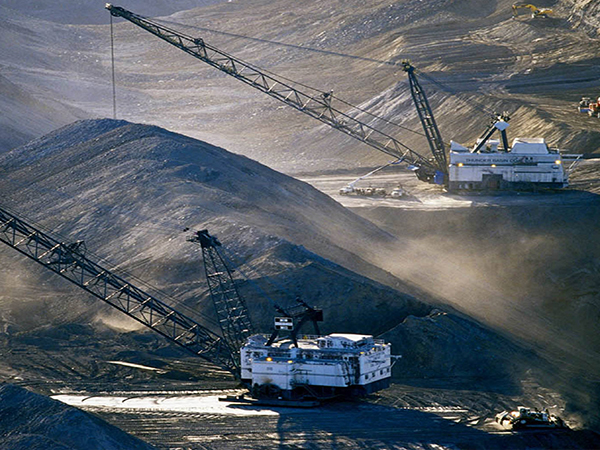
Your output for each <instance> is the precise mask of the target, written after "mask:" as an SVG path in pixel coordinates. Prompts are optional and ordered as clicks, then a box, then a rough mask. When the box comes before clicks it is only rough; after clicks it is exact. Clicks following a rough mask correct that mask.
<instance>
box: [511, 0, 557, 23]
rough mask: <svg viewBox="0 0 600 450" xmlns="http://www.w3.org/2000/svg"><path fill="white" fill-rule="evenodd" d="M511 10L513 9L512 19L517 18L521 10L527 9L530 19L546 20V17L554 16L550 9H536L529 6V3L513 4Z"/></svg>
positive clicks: (533, 6)
mask: <svg viewBox="0 0 600 450" xmlns="http://www.w3.org/2000/svg"><path fill="white" fill-rule="evenodd" d="M512 9H513V17H514V18H517V17H519V12H520V10H522V9H528V10H529V11H530V13H531V18H532V19H535V18H546V17H548V16H551V15H552V14H554V11H552V9H550V8H538V7H537V6H535V5H531V4H529V3H515V4H514V5H513V6H512Z"/></svg>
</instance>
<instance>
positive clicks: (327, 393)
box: [0, 208, 392, 406]
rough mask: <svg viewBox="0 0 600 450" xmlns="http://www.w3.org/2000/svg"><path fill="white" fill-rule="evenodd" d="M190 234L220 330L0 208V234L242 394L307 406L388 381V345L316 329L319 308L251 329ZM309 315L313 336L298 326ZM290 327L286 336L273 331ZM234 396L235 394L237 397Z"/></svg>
mask: <svg viewBox="0 0 600 450" xmlns="http://www.w3.org/2000/svg"><path fill="white" fill-rule="evenodd" d="M188 240H189V241H191V242H193V243H196V244H199V245H200V246H201V248H202V256H203V260H204V270H205V274H206V280H207V283H208V287H209V292H210V297H211V299H212V303H213V305H214V308H215V315H216V318H217V321H218V324H219V328H220V330H214V329H212V328H210V327H209V326H206V325H202V324H201V323H200V322H197V321H196V320H194V319H192V318H190V317H189V316H187V315H185V314H183V313H182V312H180V311H178V310H177V309H175V308H174V307H172V306H170V305H169V304H167V303H166V302H165V301H163V300H161V299H159V298H157V297H156V296H154V295H151V294H149V293H147V292H144V291H143V290H141V289H139V288H138V287H136V286H134V285H133V284H132V283H130V282H129V281H127V280H125V279H123V278H121V277H120V276H118V275H117V274H115V273H113V272H112V271H111V270H109V269H107V268H105V267H102V266H100V265H99V264H97V263H96V262H94V261H93V260H91V259H90V258H89V257H88V256H87V254H86V253H87V252H86V247H85V244H84V243H83V242H82V241H77V242H74V243H64V242H61V241H59V240H57V239H55V238H53V237H52V236H50V235H49V234H46V233H44V232H42V231H41V230H40V229H38V228H36V227H34V226H32V225H30V224H28V223H27V222H25V221H24V220H22V219H20V218H18V217H17V216H16V215H15V214H13V213H11V212H9V211H7V210H5V209H3V208H0V241H2V242H4V243H5V244H7V245H8V246H10V247H12V248H14V249H15V250H17V251H18V252H20V253H21V254H23V255H25V256H27V257H29V258H31V259H32V260H34V261H36V262H37V263H39V264H41V265H42V266H44V267H46V268H47V269H49V270H51V271H52V272H54V273H55V274H57V275H60V276H61V277H63V278H65V279H66V280H68V281H70V282H71V283H73V284H75V285H76V286H78V287H79V288H81V289H83V290H85V291H86V292H88V293H89V294H91V295H93V296H94V297H96V298H99V299H100V300H102V301H104V302H106V303H108V304H109V305H111V306H112V307H114V308H116V309H118V310H119V311H121V312H122V313H124V314H126V315H127V316H129V317H131V318H132V319H134V320H136V321H138V322H140V323H142V324H143V325H145V326H146V327H148V328H150V329H152V330H154V331H155V332H157V333H159V334H161V335H163V336H164V337H166V338H167V339H168V340H169V341H171V342H173V343H175V344H177V345H179V346H181V347H183V348H184V349H186V350H187V351H189V352H191V353H192V354H194V355H195V356H198V357H200V358H203V359H204V360H206V361H209V362H211V363H213V364H214V365H216V366H218V367H221V368H223V369H225V370H227V371H229V372H231V373H232V374H233V375H234V376H235V377H236V378H237V379H239V380H240V381H241V382H242V383H243V384H244V386H245V387H247V388H248V391H249V394H250V395H251V397H252V399H251V400H249V401H252V402H255V403H262V404H271V405H281V406H314V405H316V404H318V403H319V402H321V401H324V400H328V399H332V398H335V397H339V396H342V395H344V396H345V395H351V396H357V395H358V396H359V395H364V394H367V393H370V392H374V391H377V390H380V389H383V388H386V387H387V386H389V383H390V378H391V366H392V364H391V359H392V357H391V346H390V344H388V343H385V342H384V341H382V340H379V339H374V338H373V336H370V335H358V334H335V333H334V334H329V335H326V336H321V335H320V334H319V328H318V325H317V322H319V321H322V320H323V313H322V311H321V310H319V309H316V308H313V307H310V306H309V305H308V304H306V303H305V302H303V301H301V300H297V305H295V306H294V307H292V308H282V307H280V306H278V305H274V306H275V309H276V311H277V312H278V314H279V317H276V318H275V331H274V332H273V333H272V334H271V335H270V336H268V335H262V334H257V333H256V332H255V331H254V329H253V325H252V322H251V321H250V316H249V314H248V308H247V306H246V302H245V301H244V299H243V298H242V296H241V295H240V293H239V292H238V289H237V287H236V284H235V282H234V279H233V277H232V273H231V270H230V268H229V267H228V265H227V264H226V263H225V260H224V258H223V256H222V255H221V253H220V252H219V247H220V246H221V243H220V242H219V241H218V240H217V239H216V238H215V237H214V236H211V235H210V234H209V233H208V231H207V230H202V231H197V232H195V233H194V234H193V235H192V236H191V237H190V238H188ZM308 321H311V322H313V324H314V325H315V335H310V336H309V335H304V334H303V335H302V336H301V337H299V335H298V333H299V330H300V327H301V326H302V325H303V324H305V323H306V322H308ZM282 330H289V331H290V336H289V337H285V336H282V337H280V336H279V333H280V332H281V331H282ZM236 400H240V399H239V398H238V399H236Z"/></svg>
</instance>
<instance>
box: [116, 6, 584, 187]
mask: <svg viewBox="0 0 600 450" xmlns="http://www.w3.org/2000/svg"><path fill="white" fill-rule="evenodd" d="M106 9H108V11H110V14H111V15H112V16H115V17H122V18H124V19H126V20H128V21H130V22H132V23H133V24H135V25H137V26H139V27H140V28H142V29H144V30H146V31H148V32H150V33H152V34H154V35H155V36H157V37H159V38H161V39H163V40H164V41H166V42H168V43H169V44H171V45H173V46H175V47H177V48H179V49H180V50H183V51H184V52H186V53H188V54H190V55H192V56H193V57H195V58H197V59H200V60H201V61H204V62H205V63H207V64H209V65H211V66H213V67H214V68H216V69H218V70H220V71H222V72H224V73H226V74H227V75H230V76H232V77H234V78H236V79H238V80H240V81H242V82H243V83H246V84H248V85H249V86H252V87H253V88H255V89H258V90H260V91H262V92H264V93H265V94H267V95H270V96H271V97H273V98H276V99H277V100H279V101H281V102H283V103H285V104H286V105H289V106H291V107H293V108H295V109H297V110H298V111H301V112H303V113H304V114H307V115H309V116H311V117H313V118H315V119H317V120H319V121H321V122H323V123H325V124H327V125H329V126H331V127H332V128H335V129H336V130H339V131H341V132H342V133H345V134H347V135H349V136H351V137H353V138H355V139H357V140H359V141H361V142H363V143H365V144H367V145H369V146H371V147H372V148H374V149H376V150H378V151H381V152H383V153H386V154H387V155H390V156H393V157H395V158H396V159H398V160H401V161H402V162H404V163H406V164H407V165H408V166H409V167H410V168H411V169H413V170H414V172H415V174H416V176H417V177H418V178H419V180H421V181H425V182H428V183H434V184H438V185H443V186H445V187H446V189H447V190H449V191H455V192H462V191H472V190H490V191H494V190H523V189H524V190H531V189H537V188H563V187H566V186H568V176H569V171H570V169H572V168H573V167H574V165H573V166H572V167H571V168H570V169H567V168H565V167H564V164H563V157H562V156H561V154H560V152H559V151H558V150H556V149H550V148H549V147H548V146H547V145H546V142H545V141H544V139H542V138H516V139H514V141H513V143H512V146H509V145H508V141H507V138H506V128H507V127H508V115H507V114H502V115H500V114H496V115H494V117H493V121H492V124H491V125H490V127H489V128H488V129H487V130H486V131H485V132H484V133H483V135H482V136H481V138H480V139H479V140H478V141H477V143H476V144H475V146H473V147H472V148H471V149H469V148H467V147H464V146H462V145H460V144H456V143H452V145H451V146H450V149H449V151H446V147H445V145H444V141H443V139H442V136H441V134H440V131H439V129H438V126H437V123H436V120H435V118H434V115H433V111H432V109H431V106H430V104H429V101H428V99H427V95H426V93H425V91H424V89H423V88H422V86H421V84H420V83H419V80H418V79H417V76H416V74H415V68H414V67H413V66H412V65H411V64H410V63H409V62H408V61H403V62H402V66H403V70H404V71H405V72H406V73H407V75H408V80H409V85H410V92H411V96H412V99H413V102H414V105H415V107H416V110H417V113H418V117H419V120H420V122H421V125H422V127H423V131H424V133H425V137H426V138H427V142H428V144H429V150H430V156H429V157H428V158H426V157H424V156H422V155H421V154H419V153H417V152H415V151H413V150H412V149H410V148H409V147H408V146H406V145H405V144H403V143H402V142H400V141H399V140H397V139H396V138H394V137H392V136H390V135H389V134H387V133H384V132H382V131H380V130H378V129H376V128H375V127H373V126H371V125H369V124H367V123H366V122H364V121H361V120H359V119H358V118H356V117H353V114H354V113H355V112H356V111H362V110H361V109H360V108H357V107H355V106H352V105H349V104H348V103H346V102H342V101H341V100H339V99H338V98H337V97H335V96H334V95H333V94H332V92H321V91H316V90H315V91H312V92H307V90H306V88H305V87H303V86H302V88H303V89H304V90H302V89H299V88H297V87H295V85H297V83H294V82H291V81H289V80H287V79H284V78H283V77H278V76H276V75H274V74H271V73H267V72H266V71H264V70H261V69H259V68H257V67H255V66H253V65H251V64H248V63H246V62H244V61H242V60H240V59H238V58H236V57H234V56H231V55H229V54H227V53H225V52H224V51H222V50H219V49H218V48H216V47H214V46H212V45H209V44H208V43H206V42H205V41H204V39H202V38H198V37H192V36H188V35H185V34H183V33H180V32H178V31H175V30H173V29H171V28H168V27H165V26H163V25H160V24H159V23H157V22H155V21H153V20H150V19H147V18H145V17H143V16H140V15H138V14H135V13H133V12H131V11H128V10H126V9H124V8H122V7H119V6H113V5H112V4H110V3H107V4H106ZM298 86H300V85H298ZM336 104H343V105H345V107H346V108H349V110H350V112H344V111H342V110H341V109H338V108H337V107H336V106H334V105H336ZM496 131H498V132H499V133H500V134H501V136H502V144H503V145H502V146H500V140H492V139H491V137H492V135H493V133H494V132H496ZM577 156H580V155H568V158H569V159H576V158H577Z"/></svg>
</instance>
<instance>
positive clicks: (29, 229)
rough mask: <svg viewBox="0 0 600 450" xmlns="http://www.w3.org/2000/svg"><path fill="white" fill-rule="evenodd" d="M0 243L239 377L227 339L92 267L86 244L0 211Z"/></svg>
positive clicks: (132, 286)
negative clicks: (68, 240)
mask: <svg viewBox="0 0 600 450" xmlns="http://www.w3.org/2000/svg"><path fill="white" fill-rule="evenodd" d="M0 241H2V242H4V243H5V244H7V245H9V246H10V247H12V248H14V249H15V250H17V251H19V252H20V253H22V254H23V255H25V256H27V257H29V258H31V259H32V260H34V261H36V262H37V263H39V264H41V265H42V266H44V267H46V268H47V269H50V270H51V271H53V272H54V273H56V274H58V275H60V276H61V277H63V278H65V279H67V280H69V281H70V282H71V283H73V284H75V285H77V286H78V287H80V288H81V289H84V290H85V291H87V292H89V293H90V294H92V295H93V296H95V297H97V298H99V299H100V300H102V301H104V302H106V303H108V304H109V305H111V306H112V307H114V308H116V309H118V310H119V311H121V312H123V313H125V314H127V315H128V316H129V317H131V318H132V319H134V320H136V321H138V322H140V323H142V324H144V325H146V326H147V327H149V328H151V329H152V330H154V331H156V332H157V333H159V334H161V335H163V336H165V337H166V338H168V339H169V340H171V341H172V342H175V343H177V344H179V345H180V346H182V347H183V348H185V349H186V350H188V351H190V352H191V353H193V354H195V355H197V356H200V357H201V358H204V359H205V360H207V361H209V362H211V363H213V364H216V365H218V366H220V367H222V368H224V369H226V370H228V371H230V372H232V373H233V374H234V375H236V376H237V375H238V374H239V359H238V357H237V355H236V354H234V353H232V352H231V350H230V347H229V345H228V344H227V343H226V342H225V340H224V339H223V337H221V336H219V335H217V334H216V333H213V332H212V331H211V330H209V329H208V328H206V327H205V326H203V325H201V324H199V323H198V322H196V321H194V320H193V319H191V318H189V317H187V316H185V315H184V314H182V313H181V312H178V311H177V310H175V309H174V308H172V307H171V306H169V305H168V304H166V303H165V302H163V301H161V300H159V299H157V298H156V297H154V296H152V295H150V294H148V293H146V292H144V291H143V290H141V289H139V288H137V287H136V286H134V285H132V284H131V283H129V282H127V281H126V280H124V279H123V278H121V277H119V276H118V275H116V274H114V273H112V272H111V271H110V270H108V269H106V268H104V267H102V266H100V265H99V264H96V263H95V262H93V261H91V260H90V259H89V258H88V257H86V255H85V246H84V245H83V242H82V241H77V242H75V243H70V244H67V243H63V242H60V241H59V240H56V239H54V238H52V237H51V236H49V235H48V234H46V233H44V232H42V231H41V230H39V229H37V228H35V227H33V226H31V225H29V224H28V223H26V222H24V221H23V220H21V219H19V218H18V217H16V216H15V215H13V214H11V213H9V212H8V211H6V210H4V209H2V208H0ZM236 353H237V352H236Z"/></svg>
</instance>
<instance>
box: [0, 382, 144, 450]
mask: <svg viewBox="0 0 600 450" xmlns="http://www.w3.org/2000/svg"><path fill="white" fill-rule="evenodd" d="M0 417H1V418H2V420H0V440H2V448H3V449H5V450H20V449H24V448H27V449H31V450H42V449H43V450H67V449H72V450H79V449H80V450H84V449H85V450H88V449H90V448H102V449H105V450H126V449H127V450H130V449H131V450H133V449H136V450H137V449H139V450H151V449H153V448H154V447H152V446H150V445H148V444H145V443H144V442H142V441H140V440H139V439H137V438H134V437H133V436H130V435H128V434H126V433H125V432H123V431H121V430H119V429H118V428H116V427H115V426H113V425H109V424H108V423H106V422H104V421H102V420H100V419H99V418H97V417H95V416H92V415H90V414H88V413H85V412H83V411H81V410H79V409H76V408H73V407H71V406H67V405H65V404H63V403H61V402H59V401H56V400H52V399H50V398H48V397H44V396H42V395H39V394H34V393H33V392H29V391H27V390H25V389H23V388H20V387H17V386H14V385H11V384H3V385H1V386H0Z"/></svg>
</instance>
